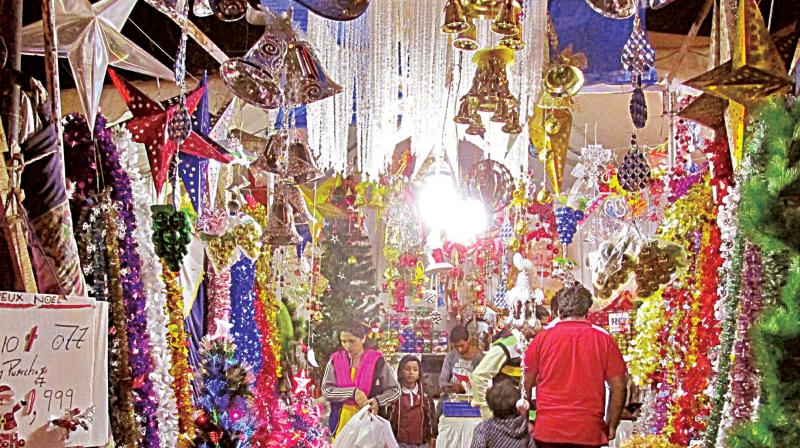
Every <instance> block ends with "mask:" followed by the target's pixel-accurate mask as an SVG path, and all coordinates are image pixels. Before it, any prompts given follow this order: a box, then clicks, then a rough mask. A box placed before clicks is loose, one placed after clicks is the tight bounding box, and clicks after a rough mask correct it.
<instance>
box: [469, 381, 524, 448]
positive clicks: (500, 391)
mask: <svg viewBox="0 0 800 448" xmlns="http://www.w3.org/2000/svg"><path fill="white" fill-rule="evenodd" d="M519 398H520V397H519V389H518V388H517V386H516V384H514V383H513V382H512V381H498V382H496V383H494V385H492V387H490V388H489V390H488V391H486V401H487V403H488V404H489V409H491V410H492V418H490V419H489V420H486V421H484V422H481V423H480V424H478V426H477V427H476V428H475V434H474V436H473V438H472V445H471V446H470V448H535V446H536V444H535V443H534V441H533V438H531V436H530V433H529V432H528V417H527V415H526V416H523V415H520V413H519V411H518V410H517V401H518V400H519ZM526 414H527V413H526Z"/></svg>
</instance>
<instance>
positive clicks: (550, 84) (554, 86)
mask: <svg viewBox="0 0 800 448" xmlns="http://www.w3.org/2000/svg"><path fill="white" fill-rule="evenodd" d="M581 87H583V72H581V70H580V69H579V68H578V67H575V66H574V65H569V64H564V63H558V64H555V65H553V66H552V67H550V69H548V70H547V73H546V74H545V76H544V88H545V89H546V90H547V93H549V94H550V95H552V96H554V97H557V98H560V97H565V96H566V97H571V96H575V95H576V94H577V93H578V91H580V90H581Z"/></svg>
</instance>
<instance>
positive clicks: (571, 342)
mask: <svg viewBox="0 0 800 448" xmlns="http://www.w3.org/2000/svg"><path fill="white" fill-rule="evenodd" d="M592 303H593V300H592V295H591V293H590V292H589V291H588V290H587V289H586V288H584V287H583V286H581V285H580V284H574V285H572V286H568V287H565V288H563V289H561V290H560V291H558V293H556V295H555V296H554V298H553V300H552V303H551V311H552V316H551V315H550V313H548V311H547V309H546V308H545V307H543V306H533V305H532V304H531V305H530V306H523V307H522V309H516V310H512V315H513V316H512V317H513V318H512V319H508V320H507V321H506V322H507V325H506V328H505V329H504V330H503V331H502V332H500V334H499V335H497V336H496V338H495V341H494V343H493V344H492V345H491V347H490V348H489V350H487V351H486V353H482V352H481V351H480V350H479V349H478V348H477V347H475V346H474V345H472V344H471V343H470V335H469V332H468V331H467V329H466V328H465V327H463V326H457V327H455V328H453V329H452V330H451V332H450V345H451V351H450V352H449V353H448V354H447V355H446V356H445V358H444V362H443V366H442V371H441V374H440V375H439V386H440V388H441V391H442V393H441V396H440V397H439V400H438V405H436V404H434V399H433V398H434V397H433V396H432V395H431V394H430V393H428V391H426V390H425V387H424V384H423V377H422V363H421V361H420V360H419V359H418V358H416V357H415V356H413V355H407V356H405V357H403V358H402V359H401V360H400V363H399V365H398V367H397V373H396V375H395V373H394V371H393V369H392V368H391V367H390V366H389V364H388V363H387V362H386V361H385V360H384V359H383V356H382V354H381V353H380V352H378V351H377V350H374V349H372V348H369V347H366V346H365V343H366V336H367V331H366V328H365V327H363V326H361V325H360V324H357V323H353V324H350V325H347V326H345V327H343V328H341V329H340V332H339V340H340V342H341V344H342V350H340V351H338V352H337V353H335V354H334V355H333V356H332V357H331V359H330V360H329V361H328V364H327V366H326V368H325V374H324V378H323V384H322V391H323V394H324V396H325V398H326V399H327V400H328V401H329V402H330V403H331V413H330V418H329V427H330V431H331V434H332V436H333V437H334V439H335V437H336V436H337V435H339V433H340V432H341V431H342V429H343V428H344V427H345V425H346V424H347V422H348V421H349V420H350V419H351V418H352V417H353V416H354V415H355V414H356V413H357V412H358V411H359V409H361V408H364V407H366V406H369V410H370V412H372V413H374V414H379V415H381V416H383V417H384V418H385V419H386V420H388V422H389V424H390V425H391V430H392V433H393V434H394V437H395V439H396V441H397V443H398V445H399V446H400V448H427V447H435V446H436V442H437V434H438V428H439V418H440V416H441V414H442V408H443V403H445V402H446V401H447V400H448V399H450V397H451V396H454V395H457V394H460V395H461V396H471V404H472V406H474V407H477V408H480V415H481V418H482V419H483V422H482V423H480V424H479V425H478V426H477V427H476V428H475V430H474V433H473V434H472V444H471V448H490V447H491V448H527V447H538V448H594V447H598V448H599V447H602V446H605V445H607V444H608V442H609V441H610V440H612V439H614V438H615V436H616V432H617V427H618V425H619V421H620V416H621V415H622V412H623V407H624V405H625V400H626V367H625V362H624V361H623V358H622V355H621V353H620V350H619V348H618V347H617V344H616V342H614V340H613V339H612V338H611V336H610V335H609V334H608V333H607V332H606V331H605V330H604V329H602V328H600V327H597V326H595V325H592V324H591V323H590V322H589V321H588V320H587V315H588V312H589V309H590V308H591V306H592ZM468 392H469V393H470V394H467V393H468ZM439 446H440V448H447V447H445V445H443V444H441V443H440V445H439Z"/></svg>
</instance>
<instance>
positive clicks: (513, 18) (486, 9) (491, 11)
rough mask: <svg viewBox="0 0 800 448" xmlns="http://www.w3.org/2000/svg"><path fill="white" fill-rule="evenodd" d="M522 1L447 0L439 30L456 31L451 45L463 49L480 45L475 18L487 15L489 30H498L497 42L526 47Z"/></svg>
mask: <svg viewBox="0 0 800 448" xmlns="http://www.w3.org/2000/svg"><path fill="white" fill-rule="evenodd" d="M521 15H522V5H521V4H520V2H519V0H447V3H445V5H444V24H443V25H442V28H441V29H442V32H444V33H448V34H456V35H457V36H456V38H455V39H454V40H453V46H454V47H456V48H458V49H459V50H462V51H473V50H477V49H478V48H479V44H478V29H477V28H476V27H475V20H478V19H490V20H493V22H492V31H493V32H495V33H497V34H500V35H501V36H503V38H502V39H501V40H500V46H501V47H505V48H508V49H511V50H514V51H520V50H523V49H524V48H525V42H524V41H523V40H522V24H521V23H520V16H521Z"/></svg>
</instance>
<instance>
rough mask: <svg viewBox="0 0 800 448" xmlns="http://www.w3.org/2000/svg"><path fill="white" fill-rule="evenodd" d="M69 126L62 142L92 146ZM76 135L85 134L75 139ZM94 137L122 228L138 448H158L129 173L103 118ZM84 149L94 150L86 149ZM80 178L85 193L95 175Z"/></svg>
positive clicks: (83, 128) (74, 119)
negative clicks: (140, 433)
mask: <svg viewBox="0 0 800 448" xmlns="http://www.w3.org/2000/svg"><path fill="white" fill-rule="evenodd" d="M68 122H70V123H71V124H72V125H74V126H75V128H73V132H69V134H71V135H69V138H68V137H67V134H68V132H67V130H66V128H65V132H64V134H65V142H68V141H74V142H86V141H89V142H90V141H91V136H90V134H89V128H88V125H87V124H86V121H85V120H84V119H83V118H82V117H79V116H75V115H73V116H70V117H69V118H68ZM81 132H83V133H84V135H80V133H81ZM94 133H95V144H96V147H97V149H98V150H99V153H100V157H101V159H102V162H101V165H102V170H103V178H104V179H103V180H104V181H105V182H106V185H107V186H109V187H111V190H112V191H111V198H112V200H113V201H114V202H115V203H117V204H119V210H118V216H119V218H120V219H121V220H122V221H123V222H124V223H125V227H124V230H125V233H124V235H122V236H120V235H117V238H118V240H119V249H120V262H121V263H120V267H121V268H122V269H121V271H122V279H121V280H122V289H123V292H124V294H125V296H124V297H125V313H126V314H127V318H128V342H129V343H128V345H129V347H130V357H129V359H130V368H131V376H132V377H133V378H132V381H133V392H134V407H135V411H136V415H137V419H138V420H139V423H140V424H141V425H142V427H143V428H144V429H145V433H144V438H143V440H142V446H143V447H146V448H158V447H160V446H161V443H160V441H159V436H158V420H157V419H156V412H157V409H158V400H157V397H156V394H155V391H154V389H153V383H152V381H151V380H150V373H151V372H152V371H153V360H152V357H151V355H150V336H149V334H148V333H147V321H146V318H147V313H146V311H145V301H146V299H147V297H146V295H145V292H144V285H143V284H142V280H141V278H140V276H139V270H140V268H141V261H140V259H139V252H138V247H137V246H138V245H137V243H136V241H135V239H134V237H133V234H134V232H135V230H136V217H135V216H134V214H133V196H132V192H131V183H130V179H129V178H128V174H127V173H126V172H125V170H123V169H122V167H121V166H120V163H119V154H118V153H117V147H116V145H114V143H113V141H112V139H111V133H110V132H109V130H107V129H106V119H105V117H103V116H102V115H100V114H98V116H97V121H96V124H95V132H94ZM87 146H88V148H92V149H93V147H92V146H91V145H87ZM87 158H89V156H87ZM80 174H81V175H84V176H87V177H86V178H85V179H82V178H81V177H83V176H75V178H77V179H79V180H78V183H79V184H80V187H81V188H80V189H81V190H84V189H85V190H89V189H91V188H92V187H93V186H94V185H96V178H94V176H95V172H94V171H89V170H88V169H86V170H82V171H81V173H80ZM88 176H91V178H90V177H88ZM73 181H74V180H73Z"/></svg>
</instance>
